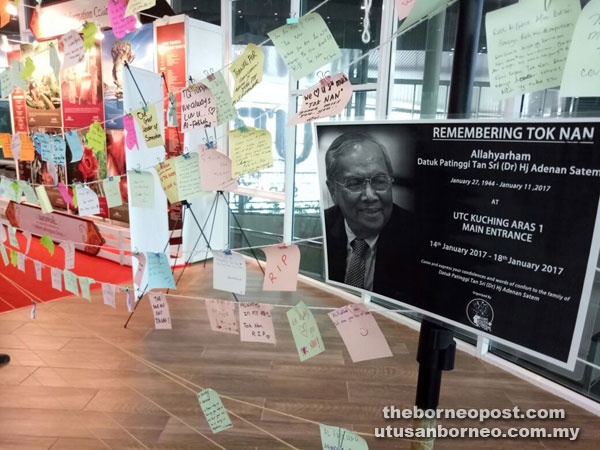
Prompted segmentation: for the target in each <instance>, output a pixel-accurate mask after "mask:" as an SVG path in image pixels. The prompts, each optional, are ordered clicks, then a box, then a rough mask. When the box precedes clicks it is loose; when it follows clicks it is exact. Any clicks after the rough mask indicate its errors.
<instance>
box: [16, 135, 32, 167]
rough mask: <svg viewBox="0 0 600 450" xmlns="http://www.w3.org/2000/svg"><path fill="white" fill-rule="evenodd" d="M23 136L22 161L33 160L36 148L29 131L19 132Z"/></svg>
mask: <svg viewBox="0 0 600 450" xmlns="http://www.w3.org/2000/svg"><path fill="white" fill-rule="evenodd" d="M19 135H20V136H21V161H33V160H34V159H35V148H34V147H33V142H31V139H30V138H29V135H28V134H27V133H19Z"/></svg>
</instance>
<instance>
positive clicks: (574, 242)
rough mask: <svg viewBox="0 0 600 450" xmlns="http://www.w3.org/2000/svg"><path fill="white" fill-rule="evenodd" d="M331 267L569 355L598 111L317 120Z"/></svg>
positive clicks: (551, 358)
mask: <svg viewBox="0 0 600 450" xmlns="http://www.w3.org/2000/svg"><path fill="white" fill-rule="evenodd" d="M316 130H317V137H318V142H319V176H320V180H321V194H322V195H321V208H322V218H323V230H324V231H325V233H324V234H325V249H326V260H327V279H328V281H331V282H333V283H335V284H340V285H344V286H347V287H352V288H355V289H357V290H360V291H368V292H372V293H374V294H375V295H377V296H379V297H384V298H388V299H392V300H397V301H399V302H401V303H403V304H405V305H407V306H409V307H411V308H412V309H414V310H416V311H418V312H422V313H424V314H427V315H428V316H430V317H433V318H434V319H438V320H442V321H444V322H446V323H449V324H452V325H454V326H458V327H462V328H464V329H467V330H469V331H471V332H473V333H476V334H479V335H483V336H486V337H489V338H491V339H493V340H494V341H496V342H499V343H502V344H505V345H509V346H511V347H513V348H515V349H517V350H520V351H522V352H524V353H527V354H529V355H531V356H534V357H537V358H541V359H543V360H545V361H548V362H551V363H554V364H556V365H559V366H561V367H566V368H569V369H571V370H572V369H573V367H574V365H575V361H576V357H577V352H578V349H579V344H580V341H581V335H582V332H583V325H584V320H585V314H586V312H587V309H588V305H589V300H590V295H591V289H592V284H593V280H594V276H595V271H596V264H597V261H598V251H599V248H600V223H599V218H598V206H599V199H600V143H599V142H598V140H599V139H600V123H599V122H593V121H564V122H558V121H556V122H555V121H545V122H528V121H521V122H516V123H510V122H489V121H486V122H476V121H452V122H448V121H446V122H410V123H393V122H387V123H363V124H360V125H351V124H333V123H332V124H318V125H316Z"/></svg>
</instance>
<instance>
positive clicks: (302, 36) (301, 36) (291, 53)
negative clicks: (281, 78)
mask: <svg viewBox="0 0 600 450" xmlns="http://www.w3.org/2000/svg"><path fill="white" fill-rule="evenodd" d="M267 34H268V35H269V37H270V38H271V40H272V41H273V44H275V48H276V49H277V53H279V54H280V55H281V57H282V58H283V60H284V61H285V64H286V66H287V67H288V69H289V70H290V72H292V74H293V75H294V77H296V79H300V78H302V77H305V76H306V75H308V74H310V73H312V72H314V71H315V70H317V69H318V68H320V67H322V66H324V65H325V64H327V63H329V62H331V61H334V60H336V59H338V58H340V57H341V56H342V52H341V51H340V48H339V47H338V45H337V43H336V42H335V39H334V38H333V35H332V34H331V31H329V28H327V24H326V23H325V21H324V20H323V18H322V17H321V16H320V15H319V14H318V13H316V12H313V13H310V14H307V15H305V16H304V17H301V18H300V20H299V22H298V23H295V24H289V25H284V26H282V27H279V28H277V29H275V30H273V31H271V32H270V33H267Z"/></svg>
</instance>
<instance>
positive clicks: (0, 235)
mask: <svg viewBox="0 0 600 450" xmlns="http://www.w3.org/2000/svg"><path fill="white" fill-rule="evenodd" d="M6 239H8V238H7V237H6V230H4V225H2V224H1V223H0V242H6Z"/></svg>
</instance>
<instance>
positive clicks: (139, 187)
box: [127, 171, 154, 208]
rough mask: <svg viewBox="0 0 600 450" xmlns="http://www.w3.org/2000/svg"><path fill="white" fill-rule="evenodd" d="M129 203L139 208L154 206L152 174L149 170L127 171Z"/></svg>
mask: <svg viewBox="0 0 600 450" xmlns="http://www.w3.org/2000/svg"><path fill="white" fill-rule="evenodd" d="M127 185H128V186H129V203H130V205H131V206H137V207H140V208H154V176H153V175H152V174H151V173H150V172H135V171H128V172H127Z"/></svg>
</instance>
